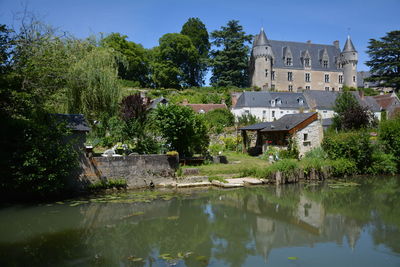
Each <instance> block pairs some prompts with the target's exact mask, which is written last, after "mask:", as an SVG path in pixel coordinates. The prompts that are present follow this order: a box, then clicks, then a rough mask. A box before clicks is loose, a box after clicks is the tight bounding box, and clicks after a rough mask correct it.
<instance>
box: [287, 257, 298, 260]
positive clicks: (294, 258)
mask: <svg viewBox="0 0 400 267" xmlns="http://www.w3.org/2000/svg"><path fill="white" fill-rule="evenodd" d="M287 258H288V260H297V257H287Z"/></svg>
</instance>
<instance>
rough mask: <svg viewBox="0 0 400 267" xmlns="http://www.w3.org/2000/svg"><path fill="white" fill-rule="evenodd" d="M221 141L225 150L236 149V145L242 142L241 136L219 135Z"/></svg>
mask: <svg viewBox="0 0 400 267" xmlns="http://www.w3.org/2000/svg"><path fill="white" fill-rule="evenodd" d="M221 141H222V142H223V143H224V146H225V150H227V151H236V149H237V146H238V145H239V146H240V145H241V143H242V137H241V136H240V135H239V136H236V137H233V136H227V137H221Z"/></svg>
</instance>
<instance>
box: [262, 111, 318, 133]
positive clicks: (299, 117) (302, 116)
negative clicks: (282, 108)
mask: <svg viewBox="0 0 400 267" xmlns="http://www.w3.org/2000/svg"><path fill="white" fill-rule="evenodd" d="M315 114H317V112H309V113H297V114H286V115H284V116H283V117H281V118H280V119H279V120H277V121H273V122H271V123H270V124H269V125H267V127H265V128H264V129H262V130H261V132H274V131H289V130H291V129H293V128H294V127H295V126H297V125H299V124H300V123H302V122H303V121H305V120H306V119H308V118H310V117H311V116H313V115H315Z"/></svg>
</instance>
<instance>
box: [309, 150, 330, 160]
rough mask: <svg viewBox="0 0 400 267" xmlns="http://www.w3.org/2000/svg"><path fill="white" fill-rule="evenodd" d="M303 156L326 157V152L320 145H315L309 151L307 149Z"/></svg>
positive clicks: (312, 157)
mask: <svg viewBox="0 0 400 267" xmlns="http://www.w3.org/2000/svg"><path fill="white" fill-rule="evenodd" d="M304 158H311V159H327V158H328V154H327V153H326V152H325V151H324V150H323V149H322V147H316V148H313V149H312V150H310V151H307V152H306V153H305V155H304Z"/></svg>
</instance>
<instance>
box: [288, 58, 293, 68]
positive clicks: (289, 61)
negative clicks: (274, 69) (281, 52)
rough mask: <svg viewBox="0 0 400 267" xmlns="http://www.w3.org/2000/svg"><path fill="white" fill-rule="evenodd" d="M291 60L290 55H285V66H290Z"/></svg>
mask: <svg viewBox="0 0 400 267" xmlns="http://www.w3.org/2000/svg"><path fill="white" fill-rule="evenodd" d="M292 65H293V62H292V58H291V57H287V58H286V66H292Z"/></svg>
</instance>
